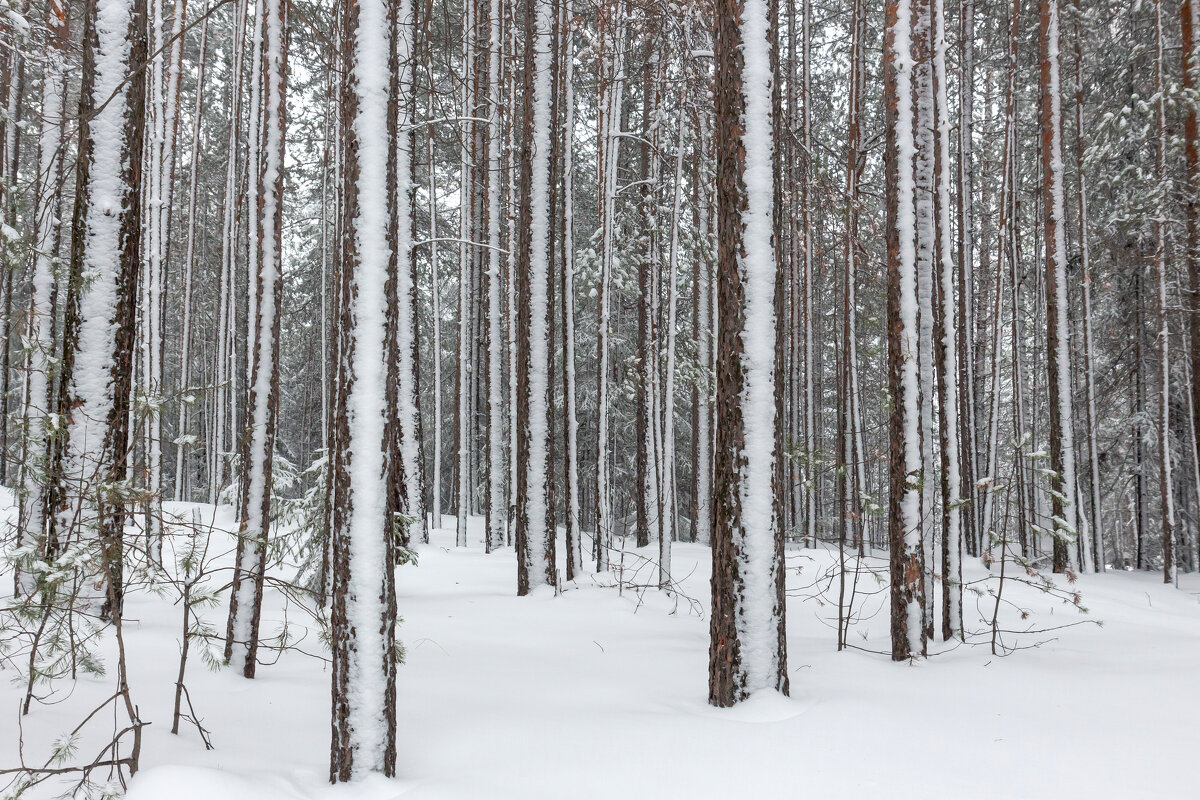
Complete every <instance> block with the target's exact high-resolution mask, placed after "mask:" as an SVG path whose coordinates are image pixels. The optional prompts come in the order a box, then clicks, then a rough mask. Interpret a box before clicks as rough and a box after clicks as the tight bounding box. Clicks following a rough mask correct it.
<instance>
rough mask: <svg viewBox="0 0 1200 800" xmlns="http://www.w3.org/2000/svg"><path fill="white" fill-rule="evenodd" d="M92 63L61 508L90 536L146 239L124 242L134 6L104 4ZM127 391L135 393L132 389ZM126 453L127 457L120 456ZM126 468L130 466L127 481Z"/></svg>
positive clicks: (131, 202) (130, 172) (131, 169)
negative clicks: (131, 267)
mask: <svg viewBox="0 0 1200 800" xmlns="http://www.w3.org/2000/svg"><path fill="white" fill-rule="evenodd" d="M93 13H94V15H95V16H94V21H93V27H92V31H93V35H94V40H93V46H92V53H93V59H94V61H93V63H94V71H93V73H92V81H93V82H92V86H91V91H90V96H89V97H88V98H85V100H84V105H85V107H86V108H87V109H94V110H95V111H94V114H92V115H91V116H90V119H89V120H88V126H87V140H86V143H85V147H86V152H87V153H88V160H87V164H86V169H87V178H86V185H85V186H84V187H83V190H82V191H83V198H84V202H85V203H86V207H85V208H84V209H83V227H82V229H81V230H78V231H76V235H77V236H81V237H82V238H83V241H82V248H81V249H82V263H81V264H80V265H79V266H80V269H81V275H80V278H81V285H80V290H79V301H78V302H79V306H78V322H77V324H78V328H77V331H78V333H77V336H76V337H75V352H74V356H73V369H72V371H71V375H70V384H69V386H68V388H67V395H68V397H69V398H70V408H71V412H70V418H69V419H68V421H67V442H66V447H65V452H64V463H63V484H64V489H65V493H66V497H67V500H68V502H67V505H66V507H65V508H63V509H62V510H61V511H60V519H61V522H62V526H63V529H64V530H71V529H73V528H75V527H76V526H82V528H83V529H84V530H85V531H86V532H87V533H86V534H85V535H84V537H83V538H85V539H86V538H87V537H88V536H95V535H96V534H97V533H98V532H99V531H100V529H101V527H102V525H103V523H102V521H101V520H100V519H99V514H100V504H101V497H100V491H99V490H100V485H99V484H101V483H102V482H106V481H108V480H110V479H111V478H112V477H114V476H110V474H109V471H110V470H112V468H113V466H114V464H113V455H114V452H113V447H112V446H113V445H114V444H117V443H115V442H112V441H110V430H109V429H110V425H111V424H112V422H113V417H114V410H115V409H116V408H117V405H118V398H117V396H116V391H117V388H118V387H117V384H118V383H119V376H118V375H117V368H118V364H117V360H116V353H117V349H118V346H119V343H118V328H119V326H120V323H119V317H120V313H119V310H118V305H119V304H120V303H121V301H122V296H121V292H123V291H125V292H130V291H132V292H136V289H135V288H134V287H130V286H123V282H122V265H123V263H124V257H125V256H127V255H129V254H127V253H126V252H125V251H126V250H127V249H128V248H130V247H133V248H134V249H135V250H134V252H136V248H137V241H136V237H133V240H132V241H127V240H126V239H125V237H124V236H123V233H125V232H126V226H127V225H131V224H132V223H131V222H127V220H128V217H129V215H131V214H133V215H135V218H136V214H137V208H136V206H137V203H138V192H137V187H136V186H134V185H131V183H132V182H131V181H130V177H131V176H136V175H137V174H138V172H139V171H140V170H138V169H137V168H136V167H135V166H134V163H133V162H135V161H136V160H139V159H140V157H141V152H140V151H141V148H140V146H138V143H136V142H132V141H130V137H129V136H128V134H129V128H130V117H131V114H132V113H133V110H132V106H133V104H134V103H135V102H138V103H140V102H141V98H140V97H136V98H135V97H134V92H133V91H131V83H133V82H132V81H127V78H128V77H129V75H130V66H129V60H130V52H131V46H132V41H131V40H132V37H133V35H134V30H135V27H136V26H135V24H134V22H133V5H132V3H131V2H129V0H103V1H102V2H98V3H97V4H96V6H95V9H94V12H93ZM125 388H126V389H127V388H128V387H125ZM119 455H120V457H122V458H123V457H124V452H121V453H120V454H119ZM123 475H124V469H123V468H122V469H121V476H122V477H123Z"/></svg>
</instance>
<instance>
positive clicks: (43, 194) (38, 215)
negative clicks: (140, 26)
mask: <svg viewBox="0 0 1200 800" xmlns="http://www.w3.org/2000/svg"><path fill="white" fill-rule="evenodd" d="M69 47H70V6H69V5H68V0H48V2H47V3H46V61H45V65H44V67H43V72H42V107H41V130H40V132H39V134H38V171H37V186H36V193H35V202H36V208H35V210H34V225H35V230H34V252H33V278H32V286H31V287H30V289H31V291H30V295H29V323H28V324H29V328H28V332H27V333H26V337H27V339H28V342H29V343H28V346H27V355H26V362H25V408H24V420H23V428H24V437H23V440H24V442H25V453H24V458H23V459H22V464H21V470H22V472H21V492H22V494H21V505H20V522H19V525H18V529H17V536H18V540H17V541H18V543H21V542H22V541H30V542H38V543H39V547H38V552H39V554H41V555H43V557H44V555H45V554H46V553H47V551H48V550H49V549H50V547H49V543H45V542H43V537H44V535H45V530H46V524H45V523H46V516H45V511H46V485H47V483H48V482H50V481H51V480H52V479H53V476H51V475H50V474H49V473H48V471H47V466H48V463H47V456H48V455H49V452H48V449H47V448H48V446H49V434H50V429H49V427H48V425H49V422H50V418H49V414H50V413H51V411H52V410H53V396H52V392H51V382H50V373H51V365H52V359H53V358H54V327H55V326H54V308H53V297H54V288H55V276H54V273H55V266H56V262H57V255H58V252H59V246H60V243H61V240H62V224H61V221H60V216H59V215H60V214H61V213H62V199H61V198H62V179H63V133H64V128H63V126H64V123H65V120H66V115H65V103H66V70H67V53H68V49H69ZM15 577H16V581H17V586H18V587H19V588H21V590H22V591H25V590H28V589H29V588H30V587H28V586H25V587H22V586H21V579H20V576H19V575H17V576H15Z"/></svg>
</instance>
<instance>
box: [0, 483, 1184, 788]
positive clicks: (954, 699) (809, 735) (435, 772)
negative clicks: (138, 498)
mask: <svg viewBox="0 0 1200 800" xmlns="http://www.w3.org/2000/svg"><path fill="white" fill-rule="evenodd" d="M199 508H200V514H201V517H202V518H203V519H204V520H205V521H206V523H207V522H211V521H212V520H211V514H212V510H211V507H206V506H201V507H199ZM168 509H169V510H170V511H172V512H174V513H178V514H180V515H181V516H187V515H188V514H190V507H183V506H180V505H177V504H168ZM184 512H187V513H184ZM231 522H232V513H231V510H230V509H229V508H228V507H221V509H220V510H219V512H218V514H217V518H216V527H217V528H218V529H220V528H227V527H228V526H229V525H230V523H231ZM446 523H447V525H451V526H452V523H453V520H452V519H450V518H447V519H446ZM474 527H476V529H477V530H476V531H475V536H474V537H473V538H475V539H477V538H478V535H479V531H478V527H479V526H478V525H476V526H474ZM231 546H232V537H231V536H229V535H228V534H227V533H224V532H222V531H220V530H217V531H216V532H215V533H214V534H213V544H212V546H211V547H210V550H209V553H210V556H211V557H212V558H213V559H214V561H215V563H218V564H219V563H220V562H221V561H222V560H225V562H226V563H228V562H229V560H230V559H231V557H230V556H229V555H228V551H229V550H230V548H231ZM170 549H171V547H170V545H169V546H168V551H170ZM418 554H419V564H418V565H417V566H412V565H406V566H403V567H401V568H399V570H398V573H397V587H398V598H399V610H400V614H401V615H402V617H403V623H402V624H401V626H400V627H399V630H398V634H399V636H400V638H401V639H402V640H403V642H404V645H405V647H406V650H407V658H406V663H405V664H404V665H403V666H401V667H400V671H399V680H398V703H397V705H398V709H399V737H398V745H397V750H398V753H399V763H398V772H399V775H400V777H399V778H398V779H396V780H391V781H389V780H383V779H372V780H367V781H365V782H362V783H359V784H354V785H351V786H343V787H329V786H328V785H327V784H326V782H325V781H326V775H327V771H326V770H327V767H326V765H327V763H328V749H329V730H330V728H329V713H330V700H329V682H330V678H329V672H328V667H327V663H326V662H325V660H324V659H323V658H322V657H321V656H322V655H323V653H324V652H325V651H324V648H323V645H322V644H321V643H320V641H319V636H318V628H317V627H316V626H315V625H314V623H313V621H312V620H311V618H309V617H307V615H306V613H305V612H304V611H303V610H302V609H300V608H299V607H298V605H297V604H295V603H294V602H290V601H287V600H286V599H285V597H284V595H283V594H282V593H281V592H279V591H278V590H276V589H269V590H268V592H267V595H266V602H265V608H264V612H263V613H264V620H263V629H262V630H263V635H264V636H274V635H276V634H278V633H279V631H280V629H281V627H282V626H283V625H284V623H285V621H286V624H287V626H288V632H289V634H290V636H291V637H292V638H293V640H294V641H295V644H296V647H297V648H298V649H296V650H289V651H287V652H283V653H272V652H266V653H262V652H261V651H260V658H262V659H264V660H267V661H274V662H275V663H270V664H264V665H262V666H260V667H259V669H258V677H257V679H255V680H253V681H247V680H245V679H243V678H241V677H240V676H238V675H237V674H235V673H234V672H233V671H232V670H229V669H217V670H213V669H210V668H208V667H206V666H205V664H204V663H203V659H202V658H201V657H200V654H198V653H197V654H194V655H193V657H192V660H191V662H190V663H189V666H188V673H187V679H186V683H187V686H188V689H189V694H190V696H191V700H192V702H193V703H194V706H195V710H196V713H197V715H198V717H199V718H200V719H201V720H202V722H203V725H204V727H205V728H206V729H207V730H208V731H209V732H210V733H211V738H212V743H213V745H214V749H213V750H211V751H206V750H205V748H204V745H203V743H202V741H201V739H200V736H199V735H198V732H197V729H196V727H195V726H194V725H192V724H189V723H187V722H184V723H183V727H182V728H181V731H180V735H178V736H173V735H171V734H170V727H171V708H172V703H173V700H174V683H175V678H176V673H177V670H178V662H179V644H180V641H181V624H182V610H181V607H180V606H179V605H178V604H177V603H176V602H175V593H174V590H173V589H170V588H168V589H166V590H165V591H163V592H161V593H160V594H155V593H153V592H150V591H146V590H139V591H136V592H133V593H131V594H130V596H129V597H128V600H127V604H128V605H127V610H126V639H127V643H126V644H127V650H128V657H129V671H130V679H129V682H130V686H131V690H132V694H133V698H134V702H136V703H137V704H138V707H139V709H140V712H141V714H142V716H143V718H144V719H145V720H146V721H148V722H150V723H152V724H150V725H149V726H148V727H147V728H146V729H145V740H144V742H143V749H142V754H141V765H142V770H141V772H139V774H138V775H137V776H136V778H135V779H134V780H133V782H132V784H131V786H130V791H129V794H128V797H129V798H132V800H391V799H392V798H398V797H403V798H405V800H504V799H506V798H520V799H521V800H539V799H540V798H605V800H608V799H609V798H634V799H635V800H636V799H640V798H666V799H667V800H671V799H672V798H680V800H691V799H692V798H721V799H722V800H735V799H739V798H755V799H756V800H757V799H758V798H791V797H822V798H874V797H888V798H889V799H890V800H898V799H899V798H918V797H920V798H1054V799H1055V800H1069V799H1070V798H1089V800H1095V798H1118V797H1119V798H1142V797H1146V798H1148V797H1152V796H1157V795H1164V796H1174V797H1185V796H1194V790H1195V786H1196V778H1195V774H1194V764H1195V759H1196V754H1197V746H1198V745H1200V722H1198V712H1200V578H1198V577H1197V576H1196V575H1190V574H1189V575H1184V576H1182V577H1181V581H1180V583H1181V586H1180V587H1179V588H1178V589H1177V588H1174V587H1170V586H1163V585H1162V583H1161V577H1160V576H1158V575H1157V574H1152V573H1130V572H1110V573H1109V574H1106V575H1100V576H1095V575H1087V576H1084V577H1082V578H1080V579H1079V581H1078V582H1077V584H1075V585H1074V587H1071V588H1073V589H1076V590H1078V591H1079V592H1080V593H1081V596H1082V604H1083V605H1084V606H1086V607H1087V609H1088V611H1087V613H1086V614H1085V613H1081V612H1080V611H1079V610H1077V609H1076V608H1075V607H1073V606H1072V605H1070V604H1069V603H1065V602H1064V601H1063V600H1061V599H1059V598H1057V597H1053V596H1050V595H1047V594H1043V593H1041V592H1039V591H1036V590H1034V589H1032V588H1030V587H1028V586H1022V585H1019V584H1016V583H1012V582H1009V583H1006V584H1005V588H1004V596H1005V597H1006V598H1011V599H1012V601H1013V603H1014V605H1012V606H1011V607H1010V606H1007V604H1006V606H1005V608H1004V610H1003V611H1002V613H1001V616H1000V622H1001V625H1002V627H1005V628H1008V629H1021V630H1026V629H1033V630H1038V629H1046V628H1057V629H1056V630H1053V631H1048V632H1043V633H1037V632H1028V633H1022V634H1011V633H1010V634H1006V635H1005V636H1004V641H1005V642H1006V643H1007V644H1008V645H1010V646H1012V647H1015V648H1018V649H1015V650H1013V651H1012V652H1011V654H1009V655H1007V656H1003V657H1000V656H995V655H993V654H992V652H991V648H990V646H989V642H990V631H989V630H988V628H989V625H990V622H991V617H992V610H993V608H994V604H995V601H994V597H993V596H992V595H991V594H990V592H992V591H994V590H995V588H996V587H997V581H996V579H995V577H990V578H989V577H988V573H987V571H986V570H985V569H984V568H983V567H982V566H980V565H979V563H978V561H975V560H972V561H970V562H969V563H968V565H967V568H966V578H967V580H968V581H972V582H973V583H972V584H971V586H972V588H974V589H976V590H978V591H980V592H982V596H977V595H975V594H970V595H969V598H970V599H969V600H968V602H967V608H966V613H965V617H966V625H967V628H968V630H969V631H974V632H976V633H974V634H973V635H971V636H969V641H970V642H971V644H969V645H959V646H954V645H946V644H943V643H941V642H937V643H931V653H934V654H935V655H933V657H931V658H930V659H929V660H928V661H926V662H923V663H919V664H894V663H892V662H891V660H890V658H889V656H888V655H886V654H885V653H884V651H886V650H888V648H889V645H888V641H889V640H888V616H887V613H886V609H885V608H883V605H884V603H885V602H886V600H887V593H886V591H882V589H883V588H884V587H882V585H881V584H880V582H879V581H877V580H876V579H875V578H874V577H873V576H872V574H871V573H869V572H866V571H864V572H863V573H862V574H861V576H860V580H859V591H858V592H857V594H856V600H855V614H856V617H857V618H856V621H855V623H854V624H853V625H852V626H851V628H850V634H849V639H850V642H851V643H852V644H853V645H854V646H855V647H854V648H853V649H849V650H846V651H844V652H840V653H839V652H836V619H837V602H836V597H837V591H838V585H837V582H836V581H833V582H832V583H831V582H830V580H829V578H828V577H827V576H828V575H830V574H832V569H833V568H834V567H836V563H837V553H836V551H832V552H830V551H827V550H789V551H788V553H787V566H788V587H789V600H788V608H787V623H788V672H789V677H790V681H791V697H790V698H782V697H778V696H772V697H759V698H755V699H753V700H752V701H750V702H747V703H745V704H743V705H742V706H740V707H738V708H735V709H732V710H718V709H714V708H711V707H710V706H708V705H707V703H706V698H707V657H708V656H707V652H708V619H707V606H708V578H709V565H708V559H709V551H708V550H707V548H705V547H702V546H698V545H691V544H677V545H676V546H675V548H674V570H675V574H676V575H677V576H680V577H679V579H678V580H679V585H678V590H677V592H676V593H674V594H672V595H668V594H666V593H663V592H660V591H657V590H653V589H650V590H647V589H638V588H634V587H632V586H628V585H627V586H625V587H624V588H617V586H616V585H615V580H614V578H613V576H612V575H606V576H594V575H592V574H591V573H590V572H589V573H587V574H585V575H584V576H583V577H582V578H580V579H579V580H577V581H575V582H573V583H569V584H567V585H566V587H565V590H564V591H563V592H562V594H561V596H555V594H554V592H553V591H552V590H550V589H542V590H539V591H536V592H535V593H534V594H533V595H531V596H529V597H525V598H518V597H516V596H515V595H514V590H515V584H516V566H515V557H514V554H513V553H512V551H511V550H505V551H501V552H497V553H494V554H491V555H487V554H485V553H484V552H483V549H482V547H481V546H479V544H478V542H475V543H473V545H472V546H471V547H468V548H462V549H460V548H455V547H454V535H453V531H452V530H439V531H435V532H434V534H433V536H432V542H431V543H430V544H428V545H421V546H419V547H418ZM647 556H649V554H647ZM614 560H617V561H619V560H620V559H619V557H617V558H615V559H614ZM167 561H168V563H170V562H171V557H170V555H169V554H168V557H167ZM638 563H641V560H640V557H639V556H637V555H636V554H634V553H632V552H631V553H627V554H626V556H625V564H626V566H627V568H628V569H627V572H626V576H625V577H626V582H627V583H628V584H639V583H641V584H645V583H648V582H651V581H652V580H654V576H653V575H652V574H651V570H650V568H644V569H643V570H642V571H641V573H637V572H636V571H635V570H634V569H633V567H634V566H635V565H636V564H638ZM869 566H871V567H872V568H874V569H883V568H884V567H885V566H886V564H885V562H884V561H883V560H882V558H876V559H873V560H871V561H870V563H869ZM279 577H281V578H284V579H290V578H291V577H292V574H291V573H285V572H281V573H280V576H279ZM227 580H228V577H227V575H226V573H218V574H216V575H214V577H213V579H212V581H213V585H214V586H216V585H220V584H221V583H224V582H226V581H227ZM3 581H4V583H3V584H2V585H4V586H11V578H10V577H7V576H6V577H4V578H3ZM1064 585H1065V584H1064ZM868 587H869V591H866V590H868ZM847 591H848V593H849V590H847ZM881 609H882V610H881ZM202 613H203V614H204V616H205V618H206V619H207V620H208V621H209V622H210V623H211V624H212V626H213V628H214V629H215V630H217V631H218V632H223V631H224V618H225V595H224V594H222V596H221V601H220V602H219V603H218V604H216V605H214V606H213V607H211V608H208V609H206V610H204V611H203V612H202ZM1022 617H1024V618H1023V619H1022ZM1093 622H1099V623H1102V625H1096V624H1092V623H1093ZM1072 623H1083V624H1072ZM1064 625H1067V626H1069V627H1058V626H1064ZM111 639H112V637H111V636H110V637H107V639H106V640H105V641H104V642H103V643H102V644H101V650H102V651H103V652H104V653H106V654H107V656H108V659H109V662H108V663H109V669H110V675H109V676H108V677H100V678H93V677H84V678H81V679H80V680H79V681H78V684H77V685H75V686H73V687H71V686H70V685H69V684H68V682H63V683H62V684H60V685H59V686H58V689H59V692H58V693H57V694H56V695H54V696H53V697H52V698H47V699H48V700H49V701H51V703H52V704H37V703H35V704H34V707H33V709H32V712H31V713H30V715H29V716H27V717H25V718H24V719H23V720H22V721H21V724H20V725H19V724H18V715H17V710H18V703H19V700H20V698H21V697H22V696H23V693H24V687H23V685H21V683H20V681H19V676H18V675H17V674H16V670H13V669H8V670H6V671H7V673H8V674H7V675H6V676H4V679H3V680H0V684H2V685H0V720H4V721H3V722H0V752H3V753H4V758H3V759H2V761H0V768H4V767H11V766H16V763H15V762H16V761H17V755H18V738H19V737H23V748H24V758H25V761H26V763H28V764H34V763H37V764H41V763H42V762H43V761H44V760H45V757H46V755H47V753H48V752H49V750H50V747H51V745H52V742H53V741H54V740H55V738H56V737H58V736H60V735H61V734H63V733H64V732H66V731H69V730H70V729H71V728H73V727H74V726H75V725H76V724H78V722H79V721H80V720H81V719H82V718H83V717H84V716H86V714H87V713H88V712H89V711H90V710H91V709H92V708H93V707H94V706H95V705H96V704H98V703H99V702H100V701H101V700H103V699H104V698H105V697H106V696H108V694H110V693H111V692H112V691H113V685H114V678H113V677H112V672H113V668H112V662H111V657H112V652H113V642H112V641H111ZM194 646H195V647H202V645H194ZM212 647H213V648H214V649H219V643H214V644H213V645H212ZM113 721H114V720H113V715H112V713H111V712H109V713H108V714H107V716H106V717H104V718H103V719H100V718H97V719H94V720H93V721H92V722H91V723H89V729H88V730H92V732H91V733H87V732H86V731H85V736H84V737H82V738H81V740H80V746H79V750H78V755H77V756H76V760H90V759H91V758H92V757H93V754H94V752H95V751H96V750H98V749H99V748H100V747H102V746H103V744H104V743H106V742H107V741H108V738H109V737H110V736H111V733H112V730H113ZM118 722H119V720H118ZM106 726H107V727H106ZM93 729H94V730H93ZM68 763H72V762H71V760H68ZM0 786H3V784H0ZM62 787H63V784H58V785H57V786H56V787H55V788H51V787H49V786H43V787H39V789H38V790H37V792H35V793H33V794H31V795H30V796H32V797H41V796H52V795H54V794H55V793H57V792H59V791H61V790H62ZM2 795H3V792H2V791H0V796H2Z"/></svg>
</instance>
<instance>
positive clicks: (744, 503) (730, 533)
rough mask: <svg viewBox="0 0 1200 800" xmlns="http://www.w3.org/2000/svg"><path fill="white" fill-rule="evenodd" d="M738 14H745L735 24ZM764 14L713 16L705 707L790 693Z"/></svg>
mask: <svg viewBox="0 0 1200 800" xmlns="http://www.w3.org/2000/svg"><path fill="white" fill-rule="evenodd" d="M739 12H740V13H739ZM767 16H768V15H767V4H766V2H764V1H763V0H746V1H745V2H744V3H742V4H731V5H730V6H726V7H723V8H722V9H721V11H720V12H719V13H718V19H717V25H716V28H717V31H716V57H717V97H716V105H717V116H718V121H717V126H718V129H717V144H718V146H717V153H718V175H717V191H718V195H717V205H718V217H719V224H720V231H719V236H718V240H719V241H720V242H721V249H720V254H719V260H720V270H721V273H722V281H721V289H720V295H719V298H720V304H721V332H720V339H721V355H722V357H723V360H724V362H725V363H723V364H722V365H721V367H720V372H719V376H718V389H717V417H718V421H717V428H718V434H717V436H718V441H717V450H716V452H717V462H718V464H717V470H716V475H717V477H716V480H715V482H714V489H713V491H714V498H713V500H714V511H713V520H714V525H713V543H714V544H713V584H712V588H713V598H712V602H713V611H712V640H711V644H710V648H709V702H710V703H712V704H714V705H721V706H727V705H732V704H734V703H737V702H740V701H741V700H744V699H746V698H747V697H749V696H750V695H751V694H753V693H755V692H759V691H764V690H777V691H781V692H784V693H786V692H787V690H788V680H787V669H786V658H787V656H786V653H787V651H786V643H785V640H784V637H783V631H784V619H783V614H784V608H783V600H782V591H781V589H782V585H781V584H782V578H783V570H782V537H781V535H780V531H779V528H778V520H777V519H776V517H775V502H774V500H775V498H774V490H773V480H774V475H775V457H776V453H775V324H776V321H775V303H774V295H775V275H776V263H775V245H774V241H773V238H772V237H773V230H774V220H773V212H774V186H773V177H772V176H773V166H772V150H773V147H774V142H773V141H772V139H773V136H772V134H773V127H772V101H771V91H772V89H771V86H772V82H773V79H774V76H773V74H772V66H771V60H770V55H769V54H770V39H769V32H768V25H767Z"/></svg>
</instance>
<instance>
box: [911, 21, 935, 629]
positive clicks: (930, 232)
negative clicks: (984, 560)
mask: <svg viewBox="0 0 1200 800" xmlns="http://www.w3.org/2000/svg"><path fill="white" fill-rule="evenodd" d="M933 2H934V0H913V58H914V59H915V63H914V64H913V94H914V98H915V99H914V110H915V114H916V144H915V147H916V157H915V158H916V160H915V162H914V170H915V176H916V215H917V217H916V222H917V229H916V230H917V240H916V247H917V302H918V310H917V324H918V326H919V328H920V344H919V347H918V355H917V361H918V364H919V369H920V380H921V404H920V414H921V458H922V461H923V462H924V480H923V481H922V483H921V547H922V551H923V553H924V556H923V558H924V573H923V575H924V581H925V604H924V606H923V611H924V622H925V637H926V638H929V637H931V636H933V628H934V607H935V605H936V603H934V602H933V598H934V585H933V578H934V564H935V563H937V562H936V557H935V552H936V546H935V545H936V543H937V540H938V534H937V528H938V526H937V521H938V520H937V515H936V514H935V513H934V505H935V503H936V498H937V482H936V481H935V479H934V476H935V475H936V474H937V440H938V433H937V429H936V428H935V427H934V397H935V391H936V390H935V388H934V387H935V386H936V385H937V382H936V379H935V375H936V362H935V358H934V350H935V347H934V345H935V342H934V338H935V337H934V328H935V325H934V318H933V316H934V294H935V289H934V260H935V258H936V255H937V254H936V248H937V220H936V218H935V207H934V194H935V191H936V190H935V187H934V153H935V150H936V137H935V135H934V127H935V125H936V121H935V118H934V101H933V96H934V87H933V20H932V14H931V8H930V6H931V4H932V3H933Z"/></svg>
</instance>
